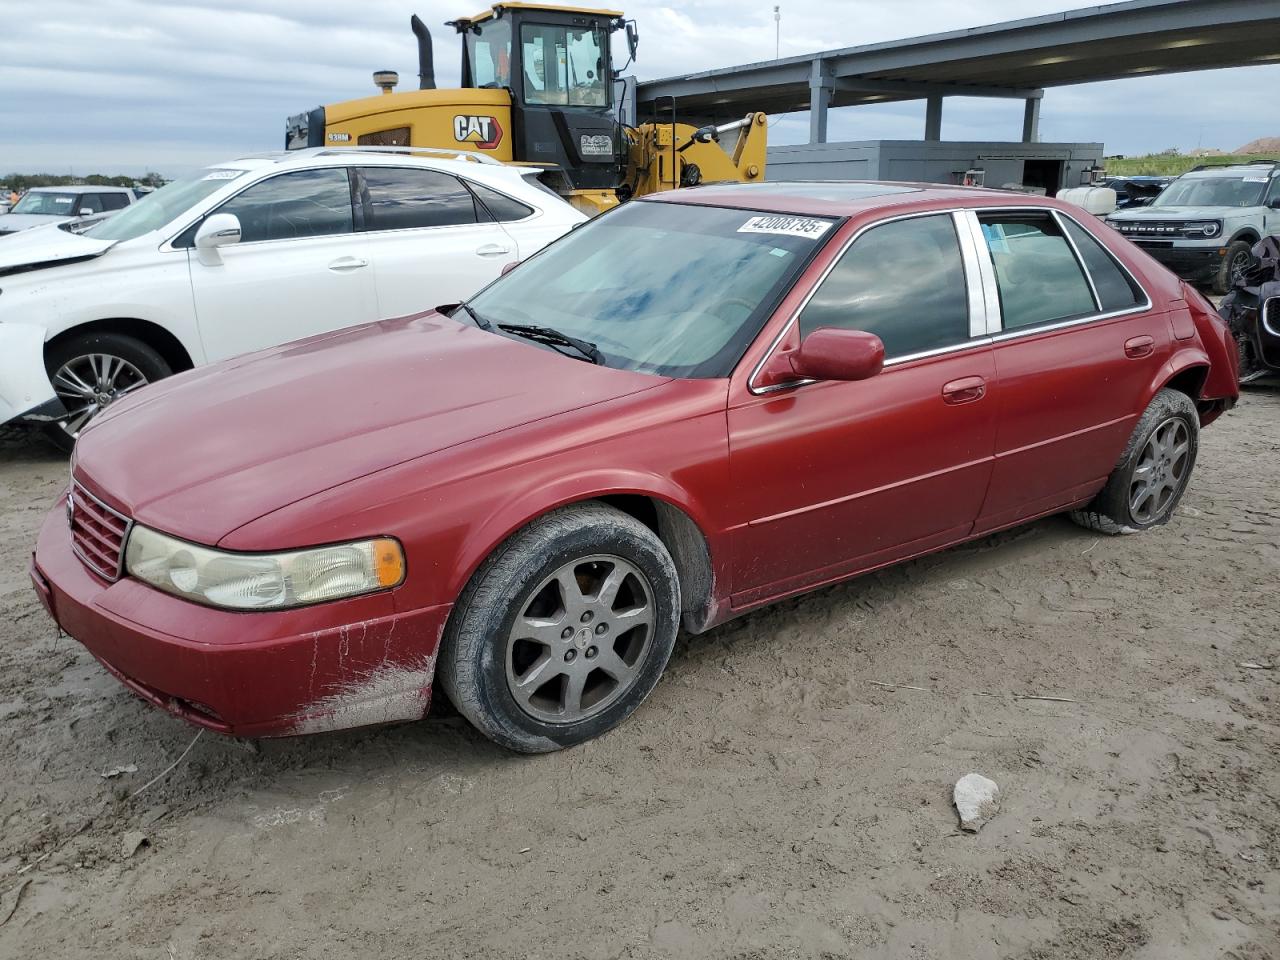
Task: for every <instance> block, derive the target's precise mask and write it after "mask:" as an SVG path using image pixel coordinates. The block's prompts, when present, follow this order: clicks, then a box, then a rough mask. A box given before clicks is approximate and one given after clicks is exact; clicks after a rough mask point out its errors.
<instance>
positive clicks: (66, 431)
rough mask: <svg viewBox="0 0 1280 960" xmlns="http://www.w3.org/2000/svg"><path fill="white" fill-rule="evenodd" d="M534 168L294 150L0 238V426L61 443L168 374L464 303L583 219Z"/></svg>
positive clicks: (416, 154) (361, 151)
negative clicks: (44, 429) (37, 425)
mask: <svg viewBox="0 0 1280 960" xmlns="http://www.w3.org/2000/svg"><path fill="white" fill-rule="evenodd" d="M464 156H465V157H474V156H475V155H474V154H469V155H464ZM538 172H539V171H537V170H534V169H532V168H518V167H508V166H503V165H501V164H498V163H496V162H493V161H490V162H477V161H476V160H474V159H464V158H463V157H460V156H458V155H451V156H448V157H444V156H435V155H429V154H424V153H422V152H420V151H414V152H405V151H399V152H397V151H389V150H372V149H358V148H357V149H345V150H329V149H323V148H318V149H312V150H301V151H292V152H290V153H287V154H275V155H271V156H259V157H250V158H244V159H239V160H234V161H231V162H228V163H222V164H218V165H217V166H215V167H211V168H208V169H206V170H203V171H201V172H200V173H199V174H197V175H196V176H194V177H192V178H191V179H188V180H180V181H177V182H174V183H172V184H169V185H168V186H166V187H164V188H162V189H160V190H157V191H156V192H155V193H152V194H150V195H148V196H147V197H145V198H144V199H142V200H141V201H139V202H138V203H136V204H134V205H132V206H131V207H129V208H128V209H126V210H124V211H122V212H121V213H120V214H118V215H117V216H115V217H113V218H112V219H110V220H106V221H104V222H102V223H99V224H97V225H95V226H93V227H92V228H90V229H89V230H88V231H87V232H85V233H83V234H79V235H76V234H73V233H70V232H67V231H64V230H60V229H58V228H56V227H45V228H41V229H38V230H33V231H31V232H30V233H29V234H27V235H26V236H25V237H24V239H23V241H22V242H20V243H19V242H16V241H15V242H13V243H6V244H3V245H0V423H3V422H5V421H7V420H9V419H13V418H15V417H25V418H27V419H30V420H43V421H45V422H47V423H48V425H49V428H50V434H51V436H52V437H53V438H54V440H55V441H56V442H58V443H60V444H61V445H62V446H64V447H67V448H69V447H70V446H71V445H72V444H73V443H74V442H75V438H76V436H77V435H78V433H79V431H80V429H81V428H82V427H83V426H84V425H85V424H86V423H87V422H88V421H89V419H90V418H91V417H93V416H94V415H95V414H96V413H97V412H98V411H99V410H101V409H102V408H103V407H105V406H106V405H108V404H110V403H111V402H112V401H113V400H115V399H116V398H118V397H120V396H123V395H124V394H126V393H129V392H131V391H133V390H136V389H138V388H139V387H141V386H144V385H145V384H147V383H150V382H151V381H154V380H158V379H160V378H162V377H166V376H169V375H170V374H172V373H177V372H179V371H181V370H186V369H189V368H191V367H194V366H199V365H200V364H204V363H210V362H213V361H215V360H221V359H223V358H225V357H231V356H235V355H237V354H241V353H247V352H249V351H252V350H258V349H261V348H263V347H269V346H274V345H276V344H280V343H284V342H286V341H290V340H297V339H300V338H302V337H308V336H311V335H314V334H318V333H325V332H327V331H330V330H335V329H338V328H341V327H348V326H354V325H356V324H361V323H367V322H370V321H373V320H377V319H381V318H386V317H395V316H402V315H404V314H409V313H414V312H417V311H420V310H426V309H429V308H431V307H435V306H439V305H442V304H448V303H457V302H459V301H461V300H464V299H466V298H467V297H469V296H471V295H472V294H473V293H475V292H476V291H477V290H479V289H480V288H481V287H483V286H484V285H485V284H487V283H488V282H489V281H491V280H493V279H495V278H496V277H497V276H498V275H499V274H500V273H501V272H502V270H503V268H504V267H506V266H507V265H508V264H512V263H515V262H516V261H519V260H521V259H524V258H526V257H528V256H530V255H531V254H533V253H535V252H536V251H538V250H540V249H541V248H542V247H544V246H545V245H546V244H548V243H550V242H551V241H552V240H554V239H556V238H557V237H559V236H561V235H562V234H564V233H566V232H567V231H569V230H570V229H572V228H573V227H574V226H575V225H577V224H578V223H581V222H582V221H583V220H585V219H586V218H585V217H584V216H583V215H582V214H581V213H579V212H578V211H577V210H575V209H574V208H573V207H571V206H570V205H569V204H568V203H566V202H565V201H563V200H561V199H560V198H559V197H557V196H556V195H555V194H553V193H551V192H550V191H549V190H546V189H545V188H543V187H541V186H538V185H537V183H536V181H535V180H533V177H534V176H536V174H537V173H538Z"/></svg>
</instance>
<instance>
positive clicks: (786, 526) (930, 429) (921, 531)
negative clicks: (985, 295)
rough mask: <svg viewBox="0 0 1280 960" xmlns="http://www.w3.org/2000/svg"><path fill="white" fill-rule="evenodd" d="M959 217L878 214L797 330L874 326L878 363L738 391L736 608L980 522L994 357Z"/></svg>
mask: <svg viewBox="0 0 1280 960" xmlns="http://www.w3.org/2000/svg"><path fill="white" fill-rule="evenodd" d="M956 228H957V220H956V218H955V215H952V214H948V213H939V214H932V215H928V216H916V217H910V218H904V219H899V220H894V221H890V222H887V223H883V224H879V225H876V226H872V227H871V228H870V229H868V230H866V231H865V232H864V233H862V234H861V235H859V236H858V237H857V239H856V240H854V242H853V244H852V245H851V246H850V247H849V249H848V250H847V251H846V252H845V253H844V254H843V255H842V256H841V258H840V259H839V260H838V261H837V262H836V264H835V265H834V267H833V268H832V269H831V270H830V272H829V273H828V274H827V276H826V277H825V278H824V279H823V280H822V281H821V282H820V284H819V286H818V288H817V289H816V291H815V292H814V294H813V295H812V296H811V298H810V299H809V300H808V302H807V303H806V304H805V306H804V307H803V308H802V309H801V311H800V314H799V316H798V319H797V320H796V321H795V327H794V328H793V329H792V330H790V331H789V333H788V336H796V337H797V342H798V338H802V337H804V336H805V335H807V334H809V333H811V332H812V331H814V330H816V329H818V328H820V327H844V328H849V329H856V330H866V331H869V332H871V333H875V334H876V335H878V336H879V337H880V338H881V340H883V341H884V344H885V356H886V366H885V368H884V370H883V371H882V372H881V373H880V374H878V375H877V376H875V377H872V378H870V379H868V380H864V381H858V382H834V381H829V382H816V383H802V384H791V385H786V384H783V385H773V386H769V387H766V388H764V391H766V392H761V389H760V388H758V387H757V388H755V389H754V391H753V392H750V393H748V392H746V391H744V395H743V396H742V397H741V398H740V399H739V400H738V401H736V402H731V403H730V409H729V444H730V462H731V471H732V475H733V487H734V496H735V497H736V499H737V504H736V506H737V511H736V512H737V514H738V516H739V517H740V518H741V519H742V521H743V523H742V524H741V525H740V526H739V527H738V528H737V530H736V532H735V533H734V545H733V563H734V588H733V590H734V596H733V603H734V605H735V606H746V605H749V604H752V603H755V602H758V601H762V600H765V599H769V598H771V597H777V596H780V595H782V594H786V593H790V592H794V591H796V590H800V589H803V588H805V587H809V586H813V585H815V584H818V583H822V582H825V581H828V580H834V579H838V578H839V577H842V576H846V575H848V574H850V573H853V572H856V571H858V570H863V569H868V568H870V567H873V566H878V565H880V564H883V563H888V562H891V561H893V560H896V559H900V558H902V557H906V556H910V555H913V554H916V553H921V552H924V551H927V550H931V549H933V548H935V547H938V546H941V545H943V544H946V543H949V542H952V541H955V540H959V539H962V538H964V537H965V536H967V535H968V534H969V532H970V530H971V529H972V527H973V523H974V520H975V518H976V517H977V515H978V509H979V507H980V506H981V504H982V498H983V496H984V494H985V493H986V488H987V482H988V480H989V478H990V475H991V457H992V452H993V448H994V441H995V429H996V422H995V412H994V411H995V397H994V396H993V389H992V388H993V384H994V380H995V366H994V360H993V358H992V350H991V345H990V341H989V338H987V336H986V333H985V328H986V319H985V308H984V306H983V301H982V293H981V288H980V287H979V286H971V285H970V284H969V283H968V282H967V279H966V276H967V275H966V262H967V261H971V260H972V259H973V256H974V251H973V248H972V243H971V242H970V243H968V244H966V246H965V249H966V250H967V251H968V253H967V254H966V255H962V253H961V249H962V248H961V244H960V242H959V240H958V236H959V235H958V234H957V229H956ZM965 229H966V231H967V229H968V227H967V225H966V226H965ZM969 235H970V236H971V234H969ZM972 274H973V270H972V267H971V265H970V271H969V275H972ZM784 340H785V338H784Z"/></svg>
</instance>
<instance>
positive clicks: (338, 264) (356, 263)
mask: <svg viewBox="0 0 1280 960" xmlns="http://www.w3.org/2000/svg"><path fill="white" fill-rule="evenodd" d="M368 265H369V261H368V260H365V259H364V258H362V257H339V258H338V259H337V260H335V261H333V263H331V264H329V269H330V270H332V271H334V272H335V273H341V272H343V271H344V270H359V269H360V268H361V267H367V266H368Z"/></svg>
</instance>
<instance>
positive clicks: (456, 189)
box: [360, 167, 476, 230]
mask: <svg viewBox="0 0 1280 960" xmlns="http://www.w3.org/2000/svg"><path fill="white" fill-rule="evenodd" d="M360 175H361V181H362V183H361V187H360V199H361V201H362V202H363V204H364V228H365V229H366V230H408V229H412V228H414V227H448V226H456V225H457V224H462V223H475V222H476V205H475V200H474V199H473V198H472V196H471V192H470V191H469V190H468V189H467V188H466V187H465V186H464V185H463V183H462V181H461V180H459V179H458V178H457V177H454V176H450V175H449V174H447V173H439V172H438V171H435V170H414V169H411V168H407V167H361V168H360Z"/></svg>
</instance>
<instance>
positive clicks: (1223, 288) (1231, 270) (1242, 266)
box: [1213, 240, 1253, 296]
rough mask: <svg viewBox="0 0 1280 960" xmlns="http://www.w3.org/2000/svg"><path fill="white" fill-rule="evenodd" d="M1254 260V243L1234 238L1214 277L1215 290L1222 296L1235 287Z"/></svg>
mask: <svg viewBox="0 0 1280 960" xmlns="http://www.w3.org/2000/svg"><path fill="white" fill-rule="evenodd" d="M1252 262H1253V245H1252V244H1250V243H1248V242H1247V241H1244V240H1234V241H1232V242H1231V243H1230V244H1228V246H1227V254H1226V256H1224V257H1223V258H1222V266H1220V267H1219V268H1218V272H1217V273H1216V274H1215V275H1214V277H1213V292H1214V293H1216V294H1218V295H1219V296H1222V295H1224V294H1228V293H1230V292H1231V291H1232V289H1234V287H1235V283H1236V280H1237V279H1238V278H1240V277H1242V276H1243V274H1244V271H1245V270H1246V269H1247V268H1248V266H1249V264H1250V263H1252Z"/></svg>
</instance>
